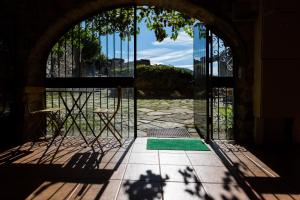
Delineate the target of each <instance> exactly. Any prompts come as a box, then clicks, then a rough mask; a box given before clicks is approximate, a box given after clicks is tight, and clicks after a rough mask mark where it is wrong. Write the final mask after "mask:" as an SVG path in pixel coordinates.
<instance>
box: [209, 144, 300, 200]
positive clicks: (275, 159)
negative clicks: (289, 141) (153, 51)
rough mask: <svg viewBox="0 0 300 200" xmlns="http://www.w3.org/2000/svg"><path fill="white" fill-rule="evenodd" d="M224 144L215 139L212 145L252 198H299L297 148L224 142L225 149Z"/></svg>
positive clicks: (299, 174) (299, 167)
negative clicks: (246, 145) (242, 146)
mask: <svg viewBox="0 0 300 200" xmlns="http://www.w3.org/2000/svg"><path fill="white" fill-rule="evenodd" d="M223 145H224V143H223V144H222V145H219V144H217V143H215V142H213V143H212V145H211V146H212V147H213V149H214V151H215V152H216V153H217V155H218V156H219V157H220V158H221V160H222V162H223V163H224V165H225V166H226V167H227V168H228V169H229V170H230V171H232V172H233V175H234V177H235V178H236V180H237V181H238V183H239V184H240V185H241V187H242V188H243V189H244V190H245V192H246V193H247V195H248V196H249V197H250V198H251V199H265V197H264V195H268V196H272V197H273V198H275V199H278V197H277V195H279V196H282V197H284V198H286V199H298V198H299V197H300V196H299V195H300V186H299V178H300V173H299V169H300V161H299V159H298V155H299V153H300V149H299V148H298V147H291V148H276V149H274V148H264V147H257V146H256V147H251V146H248V147H246V148H226V144H225V149H224V146H223ZM237 146H239V145H238V144H237ZM295 196H297V197H295Z"/></svg>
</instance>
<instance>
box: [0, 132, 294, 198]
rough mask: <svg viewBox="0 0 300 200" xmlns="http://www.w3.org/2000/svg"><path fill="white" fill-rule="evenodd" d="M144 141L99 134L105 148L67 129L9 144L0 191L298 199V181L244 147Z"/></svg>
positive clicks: (6, 194) (12, 194)
mask: <svg viewBox="0 0 300 200" xmlns="http://www.w3.org/2000/svg"><path fill="white" fill-rule="evenodd" d="M146 142H147V138H137V139H136V140H131V139H127V140H124V141H123V144H122V146H119V145H118V143H117V142H116V141H115V140H113V139H103V140H101V141H100V143H101V146H102V147H103V149H102V150H103V152H102V151H101V150H100V148H99V147H98V146H97V145H95V148H94V149H92V148H90V147H87V146H86V145H85V144H84V142H83V140H81V139H80V138H74V137H69V138H67V139H66V140H65V141H64V142H63V144H62V145H61V146H60V148H59V149H58V148H57V147H58V146H59V141H57V142H55V143H54V145H52V146H51V147H48V146H47V145H49V143H48V142H47V141H40V142H37V143H35V144H34V145H33V144H31V143H26V144H24V145H22V146H18V147H15V148H12V149H9V150H6V151H4V152H2V153H1V154H0V177H1V181H0V188H1V192H0V199H13V200H14V199H43V200H45V199H104V200H113V199H130V200H132V199H138V200H143V199H146V200H154V199H165V200H177V199H179V200H189V199H207V200H212V199H216V200H218V199H220V200H226V199H227V200H235V199H300V196H299V188H297V184H296V185H294V186H292V185H291V184H289V182H287V181H288V180H286V179H283V177H282V176H281V174H279V173H278V172H277V171H274V170H273V169H272V168H271V167H270V166H268V165H267V164H266V163H264V162H263V161H262V160H261V159H259V157H257V156H255V155H254V154H253V153H252V152H251V151H249V150H247V149H246V148H244V147H241V146H238V145H232V144H230V143H228V142H223V141H216V142H215V143H213V144H212V145H211V151H209V152H203V151H198V152H197V151H161V150H159V151H158V150H147V149H146ZM46 150H47V151H46ZM298 166H299V165H298Z"/></svg>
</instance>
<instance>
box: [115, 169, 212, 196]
mask: <svg viewBox="0 0 300 200" xmlns="http://www.w3.org/2000/svg"><path fill="white" fill-rule="evenodd" d="M178 172H179V173H180V174H181V175H182V178H183V180H184V185H185V187H184V186H183V187H181V189H182V191H178V190H176V191H172V193H173V195H174V194H175V195H176V194H178V193H185V194H184V195H186V197H188V196H190V197H193V198H197V199H198V198H199V199H204V200H213V198H212V197H211V196H210V195H208V194H207V193H206V192H205V191H204V189H203V186H202V184H201V182H200V181H199V180H198V178H197V177H196V176H195V175H194V173H193V169H192V168H190V167H186V169H184V170H179V171H178ZM169 180H170V175H165V177H162V176H161V175H159V174H155V173H153V172H152V171H151V170H147V171H146V173H145V174H141V175H140V177H139V179H138V180H136V181H129V180H127V181H125V182H124V183H123V190H124V191H123V195H125V196H127V198H126V199H130V200H141V199H144V200H155V199H162V196H163V195H164V192H165V191H164V190H165V188H166V187H168V184H170V183H171V182H169ZM173 183H174V182H173ZM175 183H176V182H175ZM121 194H122V193H121ZM176 199H177V198H176Z"/></svg>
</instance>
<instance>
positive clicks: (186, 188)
mask: <svg viewBox="0 0 300 200" xmlns="http://www.w3.org/2000/svg"><path fill="white" fill-rule="evenodd" d="M162 186H163V195H164V200H198V199H205V197H206V193H205V191H204V188H203V186H202V185H201V183H189V184H185V183H176V182H165V183H163V184H162Z"/></svg>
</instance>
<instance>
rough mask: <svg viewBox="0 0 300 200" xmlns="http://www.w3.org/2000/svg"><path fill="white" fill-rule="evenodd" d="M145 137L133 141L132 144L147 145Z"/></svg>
mask: <svg viewBox="0 0 300 200" xmlns="http://www.w3.org/2000/svg"><path fill="white" fill-rule="evenodd" d="M147 140H148V138H147V137H138V138H136V139H135V140H134V144H147Z"/></svg>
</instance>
